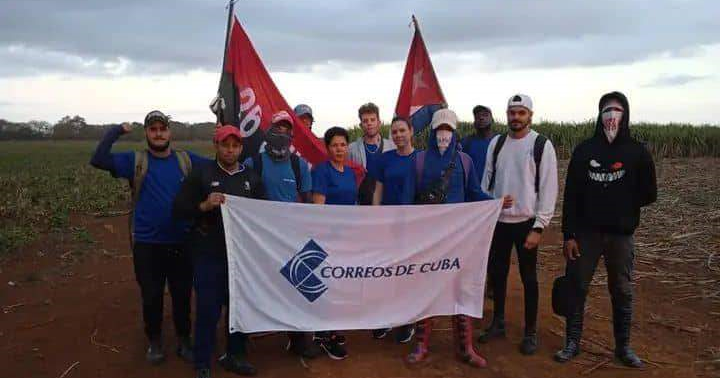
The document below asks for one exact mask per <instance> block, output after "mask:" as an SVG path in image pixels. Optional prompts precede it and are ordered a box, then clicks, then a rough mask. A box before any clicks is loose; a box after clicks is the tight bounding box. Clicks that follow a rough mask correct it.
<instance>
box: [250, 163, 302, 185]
mask: <svg viewBox="0 0 720 378" xmlns="http://www.w3.org/2000/svg"><path fill="white" fill-rule="evenodd" d="M252 163H253V170H255V172H257V174H258V176H260V177H261V178H262V170H263V159H262V156H261V155H260V154H257V155H253V157H252ZM290 166H291V167H292V170H293V174H294V175H295V187H296V188H297V192H298V193H300V188H302V174H301V173H300V158H299V157H298V156H297V155H295V154H290Z"/></svg>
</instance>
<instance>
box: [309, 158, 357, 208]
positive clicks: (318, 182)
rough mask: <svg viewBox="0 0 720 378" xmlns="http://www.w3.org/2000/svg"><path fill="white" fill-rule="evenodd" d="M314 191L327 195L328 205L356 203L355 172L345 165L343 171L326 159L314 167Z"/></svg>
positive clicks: (326, 202) (326, 201)
mask: <svg viewBox="0 0 720 378" xmlns="http://www.w3.org/2000/svg"><path fill="white" fill-rule="evenodd" d="M312 179H313V181H312V182H313V189H312V190H313V192H315V193H318V194H322V195H324V196H325V204H327V205H354V204H355V203H356V202H357V185H356V183H355V172H353V170H352V168H350V167H349V166H347V165H346V166H345V169H344V170H343V172H340V171H338V170H337V169H335V167H333V166H332V164H330V162H329V161H326V162H324V163H322V164H320V165H317V166H315V167H313V170H312Z"/></svg>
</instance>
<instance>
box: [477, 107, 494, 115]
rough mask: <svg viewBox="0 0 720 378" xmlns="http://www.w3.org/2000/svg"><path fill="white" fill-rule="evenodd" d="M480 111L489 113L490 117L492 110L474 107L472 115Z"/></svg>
mask: <svg viewBox="0 0 720 378" xmlns="http://www.w3.org/2000/svg"><path fill="white" fill-rule="evenodd" d="M481 111H486V112H488V113H490V115H492V110H490V108H488V107H487V106H485V105H475V107H474V108H473V110H472V114H473V115H475V114H478V113H479V112H481Z"/></svg>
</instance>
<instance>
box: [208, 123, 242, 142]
mask: <svg viewBox="0 0 720 378" xmlns="http://www.w3.org/2000/svg"><path fill="white" fill-rule="evenodd" d="M229 136H234V137H237V138H238V140H239V141H241V142H242V134H240V129H238V128H237V127H235V126H233V125H225V126H220V127H218V128H217V129H215V138H213V141H214V142H215V143H218V142H222V141H224V140H225V139H227V137H229Z"/></svg>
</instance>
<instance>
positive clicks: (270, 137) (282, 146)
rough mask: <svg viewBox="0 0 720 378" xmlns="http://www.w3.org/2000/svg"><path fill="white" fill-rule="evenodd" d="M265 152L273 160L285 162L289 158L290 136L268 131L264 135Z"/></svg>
mask: <svg viewBox="0 0 720 378" xmlns="http://www.w3.org/2000/svg"><path fill="white" fill-rule="evenodd" d="M265 142H267V145H266V146H265V151H267V153H268V156H270V158H271V159H273V160H276V161H277V160H285V159H287V158H288V157H290V136H289V135H287V134H284V133H280V132H277V131H275V130H272V129H270V130H268V133H267V134H266V135H265Z"/></svg>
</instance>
